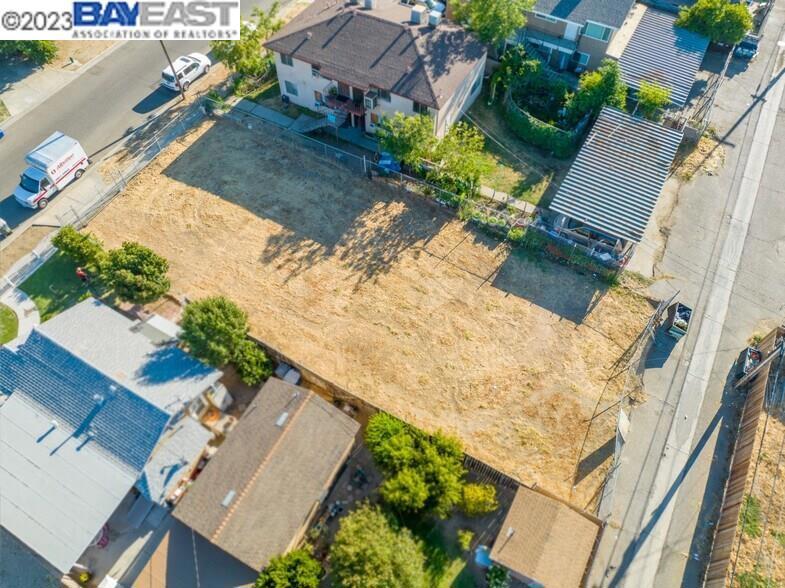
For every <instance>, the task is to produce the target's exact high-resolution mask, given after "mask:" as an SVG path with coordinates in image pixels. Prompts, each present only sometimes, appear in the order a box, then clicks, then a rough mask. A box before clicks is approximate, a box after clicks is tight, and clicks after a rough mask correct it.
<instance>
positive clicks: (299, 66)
mask: <svg viewBox="0 0 785 588" xmlns="http://www.w3.org/2000/svg"><path fill="white" fill-rule="evenodd" d="M275 71H276V72H277V74H278V84H279V85H280V86H281V95H284V94H286V95H287V96H289V100H291V101H292V103H294V104H297V105H299V106H303V107H305V108H310V109H311V110H316V105H315V102H316V100H315V98H314V95H313V93H314V91H315V90H318V91H320V92H323V91H324V88H325V86H327V85H328V84H329V83H330V81H329V80H326V79H324V78H315V77H313V75H312V74H311V64H310V63H305V62H304V61H299V60H297V59H292V65H284V64H283V63H281V55H280V54H279V53H276V54H275ZM287 81H289V82H292V83H293V84H295V85H296V86H297V96H295V95H293V94H289V93H288V92H287V91H286V83H285V82H287Z"/></svg>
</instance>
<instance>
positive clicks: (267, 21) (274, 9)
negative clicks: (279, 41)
mask: <svg viewBox="0 0 785 588" xmlns="http://www.w3.org/2000/svg"><path fill="white" fill-rule="evenodd" d="M279 8H280V5H279V3H278V2H277V0H276V2H274V3H273V5H272V6H271V7H270V9H269V10H268V11H267V12H265V11H264V10H262V9H261V8H258V7H256V8H254V9H253V12H251V19H250V21H244V22H242V23H241V24H240V38H239V39H238V40H234V41H210V48H211V49H212V50H213V54H214V55H215V57H216V59H218V60H219V61H223V62H224V63H225V64H226V65H227V66H228V67H229V68H230V69H232V70H233V71H236V72H237V73H240V74H243V75H248V76H261V75H263V74H264V73H266V72H267V71H268V69H269V67H270V64H271V63H272V62H271V58H270V53H269V51H267V50H266V49H265V48H264V47H263V46H262V43H264V42H265V41H266V40H267V39H268V38H269V37H270V36H271V35H272V34H273V33H275V32H276V31H277V30H279V29H280V28H281V25H282V24H283V21H281V19H279V18H278V9H279Z"/></svg>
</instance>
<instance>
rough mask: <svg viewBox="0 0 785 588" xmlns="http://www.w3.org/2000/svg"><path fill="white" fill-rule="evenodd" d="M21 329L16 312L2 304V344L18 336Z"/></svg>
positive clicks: (0, 333) (0, 307)
mask: <svg viewBox="0 0 785 588" xmlns="http://www.w3.org/2000/svg"><path fill="white" fill-rule="evenodd" d="M18 329H19V319H18V318H17V316H16V313H15V312H14V311H13V310H11V309H10V308H8V307H7V306H5V305H4V304H0V345H2V344H3V343H8V342H9V341H12V340H13V339H15V338H16V334H17V332H18Z"/></svg>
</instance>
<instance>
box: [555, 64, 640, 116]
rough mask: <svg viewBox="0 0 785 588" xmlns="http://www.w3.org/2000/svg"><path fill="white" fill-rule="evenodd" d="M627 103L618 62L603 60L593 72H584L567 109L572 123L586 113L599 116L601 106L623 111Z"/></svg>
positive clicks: (624, 85)
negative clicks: (613, 107)
mask: <svg viewBox="0 0 785 588" xmlns="http://www.w3.org/2000/svg"><path fill="white" fill-rule="evenodd" d="M626 103H627V85H626V84H625V83H624V80H622V77H621V68H620V67H619V64H618V62H616V61H614V60H612V59H604V60H603V62H602V63H601V64H600V67H598V68H597V69H596V70H595V71H590V72H586V73H584V74H583V75H582V76H581V79H580V81H579V82H578V90H577V92H575V94H573V95H572V96H571V97H570V98H569V100H568V102H567V109H568V111H569V114H570V118H571V119H572V121H573V122H578V121H579V120H580V119H581V118H583V117H584V116H585V115H586V114H587V113H592V114H593V115H597V114H599V112H600V110H602V107H603V106H615V107H616V108H621V109H624V107H625V106H626Z"/></svg>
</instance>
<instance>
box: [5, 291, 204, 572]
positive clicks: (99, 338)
mask: <svg viewBox="0 0 785 588" xmlns="http://www.w3.org/2000/svg"><path fill="white" fill-rule="evenodd" d="M115 315H117V316H120V315H118V314H117V313H116V312H115V311H113V310H111V309H109V308H108V307H106V306H104V305H103V304H101V303H100V302H97V301H96V300H93V299H88V300H86V301H84V302H82V303H80V304H78V305H77V306H74V307H72V308H71V309H69V310H67V311H65V312H64V313H62V314H61V315H60V316H58V317H57V318H55V319H52V320H51V321H50V322H48V323H45V324H43V325H40V326H38V327H36V328H35V329H34V330H33V331H32V332H31V333H30V334H29V335H28V336H27V337H26V338H20V339H17V340H16V341H14V345H13V347H11V346H0V526H2V527H3V528H4V529H5V530H6V531H8V532H9V533H11V534H13V535H14V536H15V537H16V538H17V539H18V540H19V541H21V542H22V543H24V544H25V545H26V546H27V547H28V548H29V549H30V550H32V551H34V552H35V553H37V554H38V555H39V556H40V557H41V558H42V559H44V560H46V561H47V562H48V563H49V564H50V565H51V566H53V568H55V569H56V570H57V571H59V572H61V573H64V572H67V571H69V570H70V569H71V567H72V565H73V564H74V562H75V561H76V560H77V559H78V558H79V556H81V554H82V553H83V552H84V550H85V549H86V548H87V547H88V546H89V544H90V543H91V542H92V541H93V539H94V538H95V536H96V534H97V533H98V532H99V531H100V529H101V527H102V526H103V525H104V523H105V522H106V521H107V520H108V519H109V517H110V515H111V514H112V512H113V511H114V510H115V509H116V508H117V507H118V505H119V504H120V503H121V501H122V499H123V497H124V496H125V495H126V494H127V493H128V491H129V490H130V489H131V488H132V487H133V485H134V483H135V482H136V481H137V479H138V478H139V476H140V474H141V472H142V471H143V469H144V468H145V466H146V465H147V462H148V459H149V458H150V456H151V454H153V452H154V450H155V449H156V446H157V445H158V443H159V440H160V439H161V437H162V435H163V434H164V432H165V431H166V430H167V427H168V425H169V423H170V422H171V420H172V415H171V414H170V412H169V411H168V410H166V409H165V408H164V407H161V406H157V405H156V404H155V403H153V402H151V401H150V400H149V399H147V398H145V397H143V396H142V395H140V394H138V393H137V392H136V391H134V390H131V389H129V388H128V387H126V385H125V383H129V384H134V385H136V384H135V382H136V378H130V377H125V376H124V375H123V374H119V375H118V372H117V371H116V369H113V368H112V366H111V365H110V364H109V358H111V357H119V356H122V354H123V352H127V353H128V354H129V355H130V356H131V357H132V358H133V357H135V356H136V354H138V352H139V350H140V349H141V348H142V345H141V344H140V343H137V342H134V341H133V339H134V338H144V337H145V336H144V335H142V334H140V333H133V332H132V331H129V329H128V327H129V325H130V324H131V321H128V320H127V319H125V318H123V317H122V316H121V317H120V318H121V319H122V320H120V321H118V320H116V318H117V317H116V316H115ZM69 328H70V329H73V331H74V332H73V333H68V332H67V331H68V329H69ZM110 328H117V329H118V332H117V333H115V337H112V336H111V334H110V332H109V329H110ZM66 343H72V344H73V345H74V347H76V348H78V349H77V351H76V352H72V350H71V349H70V348H66V347H65V346H64V344H66ZM91 344H92V345H95V346H101V347H102V348H103V349H102V350H101V351H94V350H89V349H88V348H89V347H90V345H91ZM85 350H87V351H90V352H89V353H85ZM148 357H153V358H155V357H156V354H150V355H149V356H148ZM86 358H90V359H97V360H98V361H97V363H99V364H100V365H101V366H102V367H101V368H99V367H98V366H97V365H95V364H92V363H90V362H89V361H88V359H86ZM136 359H137V360H138V358H136ZM148 361H153V360H151V359H148ZM155 361H158V360H157V359H156V360H155ZM191 361H192V362H193V361H194V360H191ZM118 364H119V365H120V366H121V367H122V368H123V369H125V368H127V367H128V366H130V365H139V364H138V363H135V360H134V361H129V360H123V359H121V360H118ZM157 366H158V364H156V366H155V367H156V368H157ZM172 366H179V368H180V369H183V370H184V371H183V373H181V374H178V373H177V372H176V371H175V370H173V369H170V368H172ZM192 367H193V366H191V365H190V364H189V363H188V362H183V361H182V358H176V361H174V362H172V363H171V364H167V367H165V369H163V370H162V372H161V373H162V374H163V375H165V379H177V380H179V379H181V378H182V379H184V381H186V382H190V381H192V380H191V377H190V374H191V370H190V368H192ZM139 369H141V370H142V371H143V373H145V374H147V373H153V374H157V373H158V372H157V371H156V370H155V369H153V370H152V371H150V372H146V371H144V370H145V368H144V366H139ZM107 372H108V373H107ZM113 376H118V377H117V378H115V377H113ZM182 376H184V378H183V377H182ZM121 380H123V381H121ZM162 381H163V379H162ZM197 381H200V380H197ZM141 389H142V390H144V391H145V392H148V393H149V392H150V390H151V388H150V387H147V386H142V387H141ZM178 389H179V388H178ZM201 390H202V388H199V389H198V391H199V392H200V391H201ZM183 395H184V396H191V395H192V394H190V393H185V392H184V391H183ZM180 422H181V423H182V422H184V421H182V420H181V421H180ZM197 426H198V423H197ZM193 437H194V438H195V437H196V434H193ZM171 438H176V439H178V440H179V441H182V440H183V439H182V437H180V436H177V435H176V430H175V431H174V432H172V435H171ZM190 438H191V437H190V436H189V439H190ZM200 438H202V439H203V437H200ZM164 439H165V440H168V439H170V437H169V436H167V437H164ZM174 449H175V448H173V447H169V448H165V449H163V450H162V451H161V452H160V453H161V455H162V459H163V460H164V461H167V460H166V458H165V455H166V454H173V453H176V452H175V451H174ZM181 449H182V450H183V452H184V453H187V454H189V455H190V454H191V453H192V447H191V446H190V445H188V446H186V447H183V448H181ZM156 455H158V453H156ZM156 463H157V465H158V466H159V468H160V467H162V466H163V465H164V464H163V462H161V461H158V462H156ZM151 476H152V474H151ZM154 478H155V479H154V482H155V483H154V484H153V485H154V486H158V485H163V484H164V481H163V480H164V479H165V473H162V474H158V475H156V476H155V477H154Z"/></svg>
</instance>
